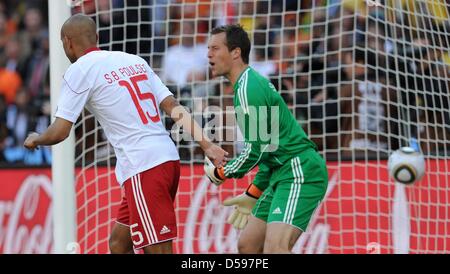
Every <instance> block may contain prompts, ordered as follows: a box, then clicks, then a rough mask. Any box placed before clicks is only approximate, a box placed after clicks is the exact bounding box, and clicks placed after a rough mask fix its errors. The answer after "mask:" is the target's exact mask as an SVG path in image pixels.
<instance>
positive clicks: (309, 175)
mask: <svg viewBox="0 0 450 274" xmlns="http://www.w3.org/2000/svg"><path fill="white" fill-rule="evenodd" d="M327 186H328V172H327V167H326V164H325V160H324V159H323V158H322V157H321V156H320V154H319V153H317V152H316V151H315V150H313V149H311V150H307V151H304V152H302V153H300V155H298V156H297V157H294V158H292V159H291V160H290V161H287V162H286V163H285V164H284V165H283V166H281V167H280V168H278V169H276V170H273V172H272V176H271V178H270V184H269V186H268V187H267V189H266V190H265V191H264V192H263V194H262V195H261V197H260V198H259V199H258V201H257V203H256V205H255V207H254V208H253V212H252V214H253V216H255V217H257V218H259V219H261V220H263V221H265V222H266V223H267V224H269V223H274V222H279V223H286V224H290V225H292V226H295V227H297V228H299V229H301V230H302V231H306V228H307V227H308V224H309V222H310V220H311V217H312V215H313V214H314V211H315V210H316V208H317V207H318V206H319V204H320V202H321V201H322V199H323V197H324V196H325V193H326V191H327Z"/></svg>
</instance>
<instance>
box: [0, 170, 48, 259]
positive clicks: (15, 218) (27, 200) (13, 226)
mask: <svg viewBox="0 0 450 274" xmlns="http://www.w3.org/2000/svg"><path fill="white" fill-rule="evenodd" d="M52 242H53V241H52V187H51V181H50V179H49V178H48V177H47V176H46V175H30V176H28V177H27V178H26V179H25V180H24V181H23V183H22V184H21V186H20V189H19V190H18V191H17V194H16V196H15V198H14V199H13V200H0V253H50V252H51V250H52Z"/></svg>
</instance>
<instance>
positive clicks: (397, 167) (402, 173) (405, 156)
mask: <svg viewBox="0 0 450 274" xmlns="http://www.w3.org/2000/svg"><path fill="white" fill-rule="evenodd" d="M388 169H389V174H390V175H391V176H392V178H394V180H395V181H397V182H399V183H403V184H413V183H415V182H417V181H419V180H420V179H421V178H422V176H423V175H424V174H425V158H424V157H423V154H422V153H420V152H417V151H415V150H414V149H413V148H411V147H402V148H400V149H398V150H396V151H394V152H393V153H392V154H391V156H389V161H388Z"/></svg>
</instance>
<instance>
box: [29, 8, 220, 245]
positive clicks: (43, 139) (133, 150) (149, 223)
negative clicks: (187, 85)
mask: <svg viewBox="0 0 450 274" xmlns="http://www.w3.org/2000/svg"><path fill="white" fill-rule="evenodd" d="M61 40H62V42H63V47H64V51H65V53H66V55H67V57H68V58H69V60H70V61H71V62H72V65H71V66H70V67H69V68H68V69H67V71H66V73H65V75H64V81H63V86H62V90H61V95H60V100H59V102H58V107H57V110H56V114H55V116H56V119H55V121H54V122H53V123H52V124H51V125H50V126H49V127H48V129H47V130H46V131H45V132H44V133H42V134H40V135H39V134H37V133H32V134H30V135H29V136H28V138H27V139H26V140H25V143H24V146H25V147H26V148H28V149H35V148H36V147H37V146H39V145H54V144H57V143H59V142H61V141H63V140H64V139H66V138H67V136H68V135H69V133H70V130H71V128H72V125H73V123H75V122H76V120H77V118H78V116H79V115H80V113H81V111H82V110H83V108H84V107H85V106H86V108H87V109H88V110H89V111H90V112H91V113H93V114H94V115H95V117H96V118H97V119H98V121H99V122H100V124H101V126H102V127H103V129H104V131H105V135H106V137H107V138H108V141H109V142H110V143H111V145H112V146H113V147H114V151H115V154H116V157H117V164H116V177H117V181H118V182H119V183H120V185H121V186H122V188H123V189H124V193H125V195H124V197H123V198H122V204H121V206H120V209H119V212H118V216H117V221H116V224H115V226H114V228H113V231H112V234H111V237H110V242H109V243H110V251H111V253H131V252H133V247H134V248H136V249H141V248H142V249H143V250H144V252H145V253H172V240H173V239H174V238H175V237H176V236H177V226H176V219H175V210H174V206H173V202H174V198H175V194H176V191H177V187H178V181H179V176H180V174H179V173H180V167H179V165H180V164H179V155H178V151H177V149H176V147H175V145H174V143H173V141H172V140H171V139H170V137H169V134H168V132H167V131H166V129H165V127H164V125H163V124H162V122H161V113H160V109H162V110H163V111H164V112H165V113H166V114H168V115H170V116H171V117H172V119H173V120H174V121H175V122H177V123H181V125H182V126H183V128H184V129H185V130H187V131H189V132H190V133H191V135H192V136H193V137H194V140H196V141H198V143H199V145H200V146H201V148H202V149H203V150H204V151H205V154H206V155H207V156H208V157H209V158H210V159H213V160H214V163H215V164H216V165H217V166H221V165H222V164H224V161H225V160H226V159H225V157H226V155H227V152H225V151H224V150H222V149H221V148H220V147H218V146H216V145H213V144H212V143H211V142H210V141H209V140H208V139H207V138H206V137H205V136H203V133H202V130H201V128H200V127H199V126H198V124H196V123H195V122H194V120H193V119H192V117H191V116H190V115H189V113H188V112H186V111H185V110H184V108H183V107H181V106H180V105H179V104H178V102H177V101H176V99H175V98H174V97H173V95H172V93H171V92H170V91H169V90H168V89H167V87H166V86H165V85H164V84H163V83H162V82H161V80H160V79H159V77H158V76H157V75H156V74H155V73H154V72H153V71H152V69H151V68H150V67H149V66H148V64H147V63H146V62H145V60H143V59H142V58H140V57H138V56H136V55H131V54H127V53H124V52H111V51H102V50H100V49H99V48H97V46H96V45H97V40H98V36H97V33H96V26H95V22H94V21H93V20H92V19H91V18H90V17H88V16H85V15H81V14H77V15H74V16H72V17H71V18H69V19H68V20H67V21H66V22H65V23H64V25H63V26H62V28H61ZM174 73H176V72H174Z"/></svg>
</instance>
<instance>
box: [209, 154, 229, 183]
mask: <svg viewBox="0 0 450 274" xmlns="http://www.w3.org/2000/svg"><path fill="white" fill-rule="evenodd" d="M203 168H204V170H205V174H206V176H207V177H208V179H209V180H210V181H211V183H213V184H215V185H216V186H220V185H221V184H222V183H223V182H225V180H226V179H227V178H226V177H225V175H224V174H223V173H224V171H223V167H221V168H217V167H215V166H214V164H213V163H212V162H211V160H209V158H208V157H205V165H204V166H203Z"/></svg>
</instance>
